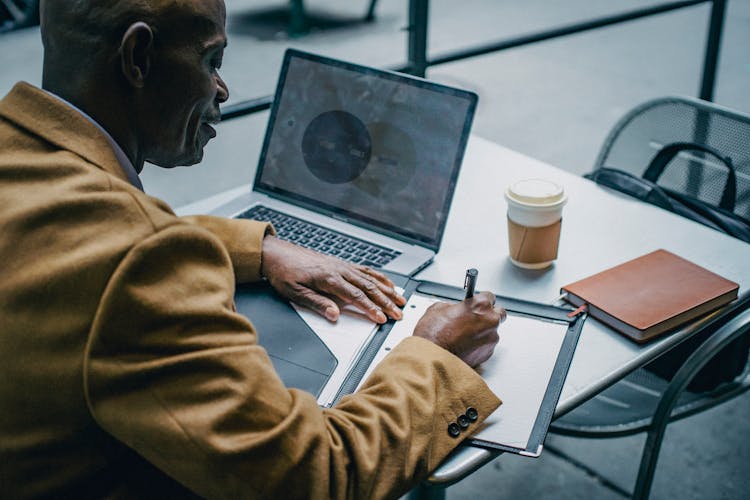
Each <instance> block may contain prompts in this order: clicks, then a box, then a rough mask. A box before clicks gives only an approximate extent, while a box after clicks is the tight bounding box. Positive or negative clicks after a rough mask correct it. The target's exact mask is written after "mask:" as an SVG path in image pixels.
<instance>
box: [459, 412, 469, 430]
mask: <svg viewBox="0 0 750 500" xmlns="http://www.w3.org/2000/svg"><path fill="white" fill-rule="evenodd" d="M456 420H457V421H458V425H459V427H461V428H462V429H468V428H469V423H470V422H469V417H467V416H466V415H461V416H459V417H458V418H457V419H456Z"/></svg>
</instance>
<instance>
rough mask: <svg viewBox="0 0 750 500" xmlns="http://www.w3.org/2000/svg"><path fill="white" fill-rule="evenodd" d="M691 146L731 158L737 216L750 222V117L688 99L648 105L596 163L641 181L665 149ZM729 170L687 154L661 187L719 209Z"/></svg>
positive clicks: (624, 121) (621, 125)
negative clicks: (697, 145)
mask: <svg viewBox="0 0 750 500" xmlns="http://www.w3.org/2000/svg"><path fill="white" fill-rule="evenodd" d="M680 142H693V143H697V144H700V145H705V146H708V147H710V148H712V149H714V150H716V151H719V152H720V153H721V154H722V155H723V156H725V157H729V158H730V159H731V162H732V163H733V164H734V168H735V173H736V202H735V207H734V213H735V214H737V215H739V216H740V217H743V218H745V219H747V220H750V115H747V114H743V113H739V112H737V111H733V110H730V109H728V108H724V107H722V106H718V105H716V104H713V103H711V102H707V101H702V100H700V99H694V98H690V97H677V96H675V97H662V98H658V99H653V100H651V101H647V102H645V103H643V104H641V105H640V106H637V107H636V108H634V109H633V110H632V111H630V112H629V113H628V114H626V115H625V116H624V117H623V118H621V119H620V121H619V122H618V123H617V124H616V125H615V126H614V127H613V129H612V131H611V132H610V133H609V136H608V137H607V139H606V140H605V142H604V145H603V146H602V148H601V150H600V152H599V156H598V158H597V159H596V162H595V164H594V170H596V169H599V168H601V167H610V168H616V169H620V170H624V171H626V172H629V173H631V174H633V175H635V176H637V177H641V176H643V174H644V172H645V170H646V167H647V166H648V165H649V162H650V161H651V160H652V159H653V157H654V156H655V155H656V154H657V152H658V151H659V150H661V149H662V147H663V146H665V145H667V144H671V143H680ZM726 182H727V169H726V167H725V166H724V165H722V164H721V162H719V161H717V160H716V158H715V157H713V156H711V155H704V154H703V153H701V152H699V151H683V152H681V153H679V154H678V155H677V157H675V158H674V159H673V161H672V162H670V164H669V166H668V168H666V169H665V171H664V173H663V175H661V177H660V178H659V181H658V183H659V185H661V186H663V187H666V188H668V189H670V190H672V191H675V192H678V193H684V194H687V195H690V196H693V197H695V198H698V199H699V200H702V201H704V202H707V203H710V204H711V205H714V206H718V205H719V202H720V200H721V197H722V194H723V191H724V186H725V184H726Z"/></svg>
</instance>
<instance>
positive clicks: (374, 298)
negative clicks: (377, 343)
mask: <svg viewBox="0 0 750 500" xmlns="http://www.w3.org/2000/svg"><path fill="white" fill-rule="evenodd" d="M337 285H338V286H337V287H336V288H337V289H338V290H337V291H335V292H334V290H331V292H332V293H336V295H337V296H338V297H339V298H340V299H341V300H343V301H345V302H347V303H349V304H352V305H353V306H355V307H357V308H359V309H362V311H364V312H365V314H367V316H368V317H369V318H370V319H372V320H373V321H376V322H378V323H385V321H387V319H388V318H387V317H386V314H387V315H388V316H390V317H391V318H393V319H401V317H402V315H403V314H402V312H401V309H399V307H398V306H397V305H396V303H395V300H396V298H397V297H399V295H398V294H397V293H396V292H395V291H394V290H393V288H391V287H389V286H387V285H385V284H384V283H381V282H380V281H377V280H376V279H374V278H371V277H369V276H363V275H362V274H359V273H357V272H352V273H346V274H344V275H343V277H342V278H341V283H340V284H339V283H337ZM389 294H390V296H389Z"/></svg>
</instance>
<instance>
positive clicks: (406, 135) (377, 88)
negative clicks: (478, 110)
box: [256, 56, 476, 244]
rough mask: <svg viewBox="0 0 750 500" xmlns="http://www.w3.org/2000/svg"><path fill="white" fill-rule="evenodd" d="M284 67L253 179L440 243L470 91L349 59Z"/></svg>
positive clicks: (292, 62)
mask: <svg viewBox="0 0 750 500" xmlns="http://www.w3.org/2000/svg"><path fill="white" fill-rule="evenodd" d="M285 65H286V68H285V69H286V71H284V70H282V76H281V79H280V81H279V89H277V94H276V100H277V102H276V103H275V108H276V109H275V112H274V113H273V114H272V116H271V121H270V123H269V127H268V132H267V136H266V144H265V147H264V154H263V155H262V157H261V162H260V166H259V170H258V178H257V179H256V187H260V189H261V190H266V191H270V192H273V193H275V194H280V195H283V196H287V197H291V198H294V199H295V200H297V201H303V202H305V203H307V204H309V205H312V206H313V207H315V208H316V209H320V210H322V211H327V213H333V214H337V215H338V216H343V217H346V218H348V219H350V220H351V219H354V220H356V221H359V222H363V223H365V225H368V224H369V225H375V226H378V227H381V228H385V229H386V230H388V231H392V232H394V233H397V234H398V235H401V236H404V237H406V238H411V239H415V240H418V241H421V242H424V243H428V244H436V243H439V239H440V237H441V236H442V228H443V227H444V224H445V219H446V218H447V216H448V210H449V208H450V201H451V198H452V193H453V189H454V186H455V182H456V178H457V176H458V169H459V165H460V161H461V156H462V153H463V148H464V147H465V141H466V136H467V135H468V128H469V127H470V125H471V118H472V117H473V110H474V106H475V102H476V100H475V99H476V96H474V94H471V93H469V92H465V91H458V90H456V89H450V88H448V87H442V86H437V85H434V84H431V83H427V82H424V81H422V80H416V79H409V80H406V79H404V78H402V77H400V76H396V75H394V74H393V73H384V72H379V71H375V70H370V69H369V68H362V67H358V66H353V65H348V64H346V63H341V64H340V65H338V64H332V63H331V62H330V61H329V62H328V63H326V64H324V63H321V62H319V61H317V60H315V59H307V58H301V57H296V56H292V57H289V56H287V58H286V59H285Z"/></svg>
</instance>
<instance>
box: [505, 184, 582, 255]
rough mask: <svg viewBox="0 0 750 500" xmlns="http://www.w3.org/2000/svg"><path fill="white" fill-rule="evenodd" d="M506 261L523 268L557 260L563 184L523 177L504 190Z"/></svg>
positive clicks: (563, 195) (564, 196) (564, 195)
mask: <svg viewBox="0 0 750 500" xmlns="http://www.w3.org/2000/svg"><path fill="white" fill-rule="evenodd" d="M505 199H506V201H507V202H508V245H509V250H510V260H511V262H512V263H513V264H515V265H517V266H519V267H523V268H525V269H544V268H545V267H548V266H550V265H551V264H552V262H554V261H555V259H557V248H558V246H559V242H560V229H561V228H562V209H563V206H565V203H566V202H567V201H568V198H567V195H566V194H565V190H564V189H563V187H562V186H561V185H559V184H557V183H555V182H552V181H550V180H547V179H523V180H520V181H517V182H515V183H513V184H511V185H510V186H508V188H507V189H506V190H505Z"/></svg>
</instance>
